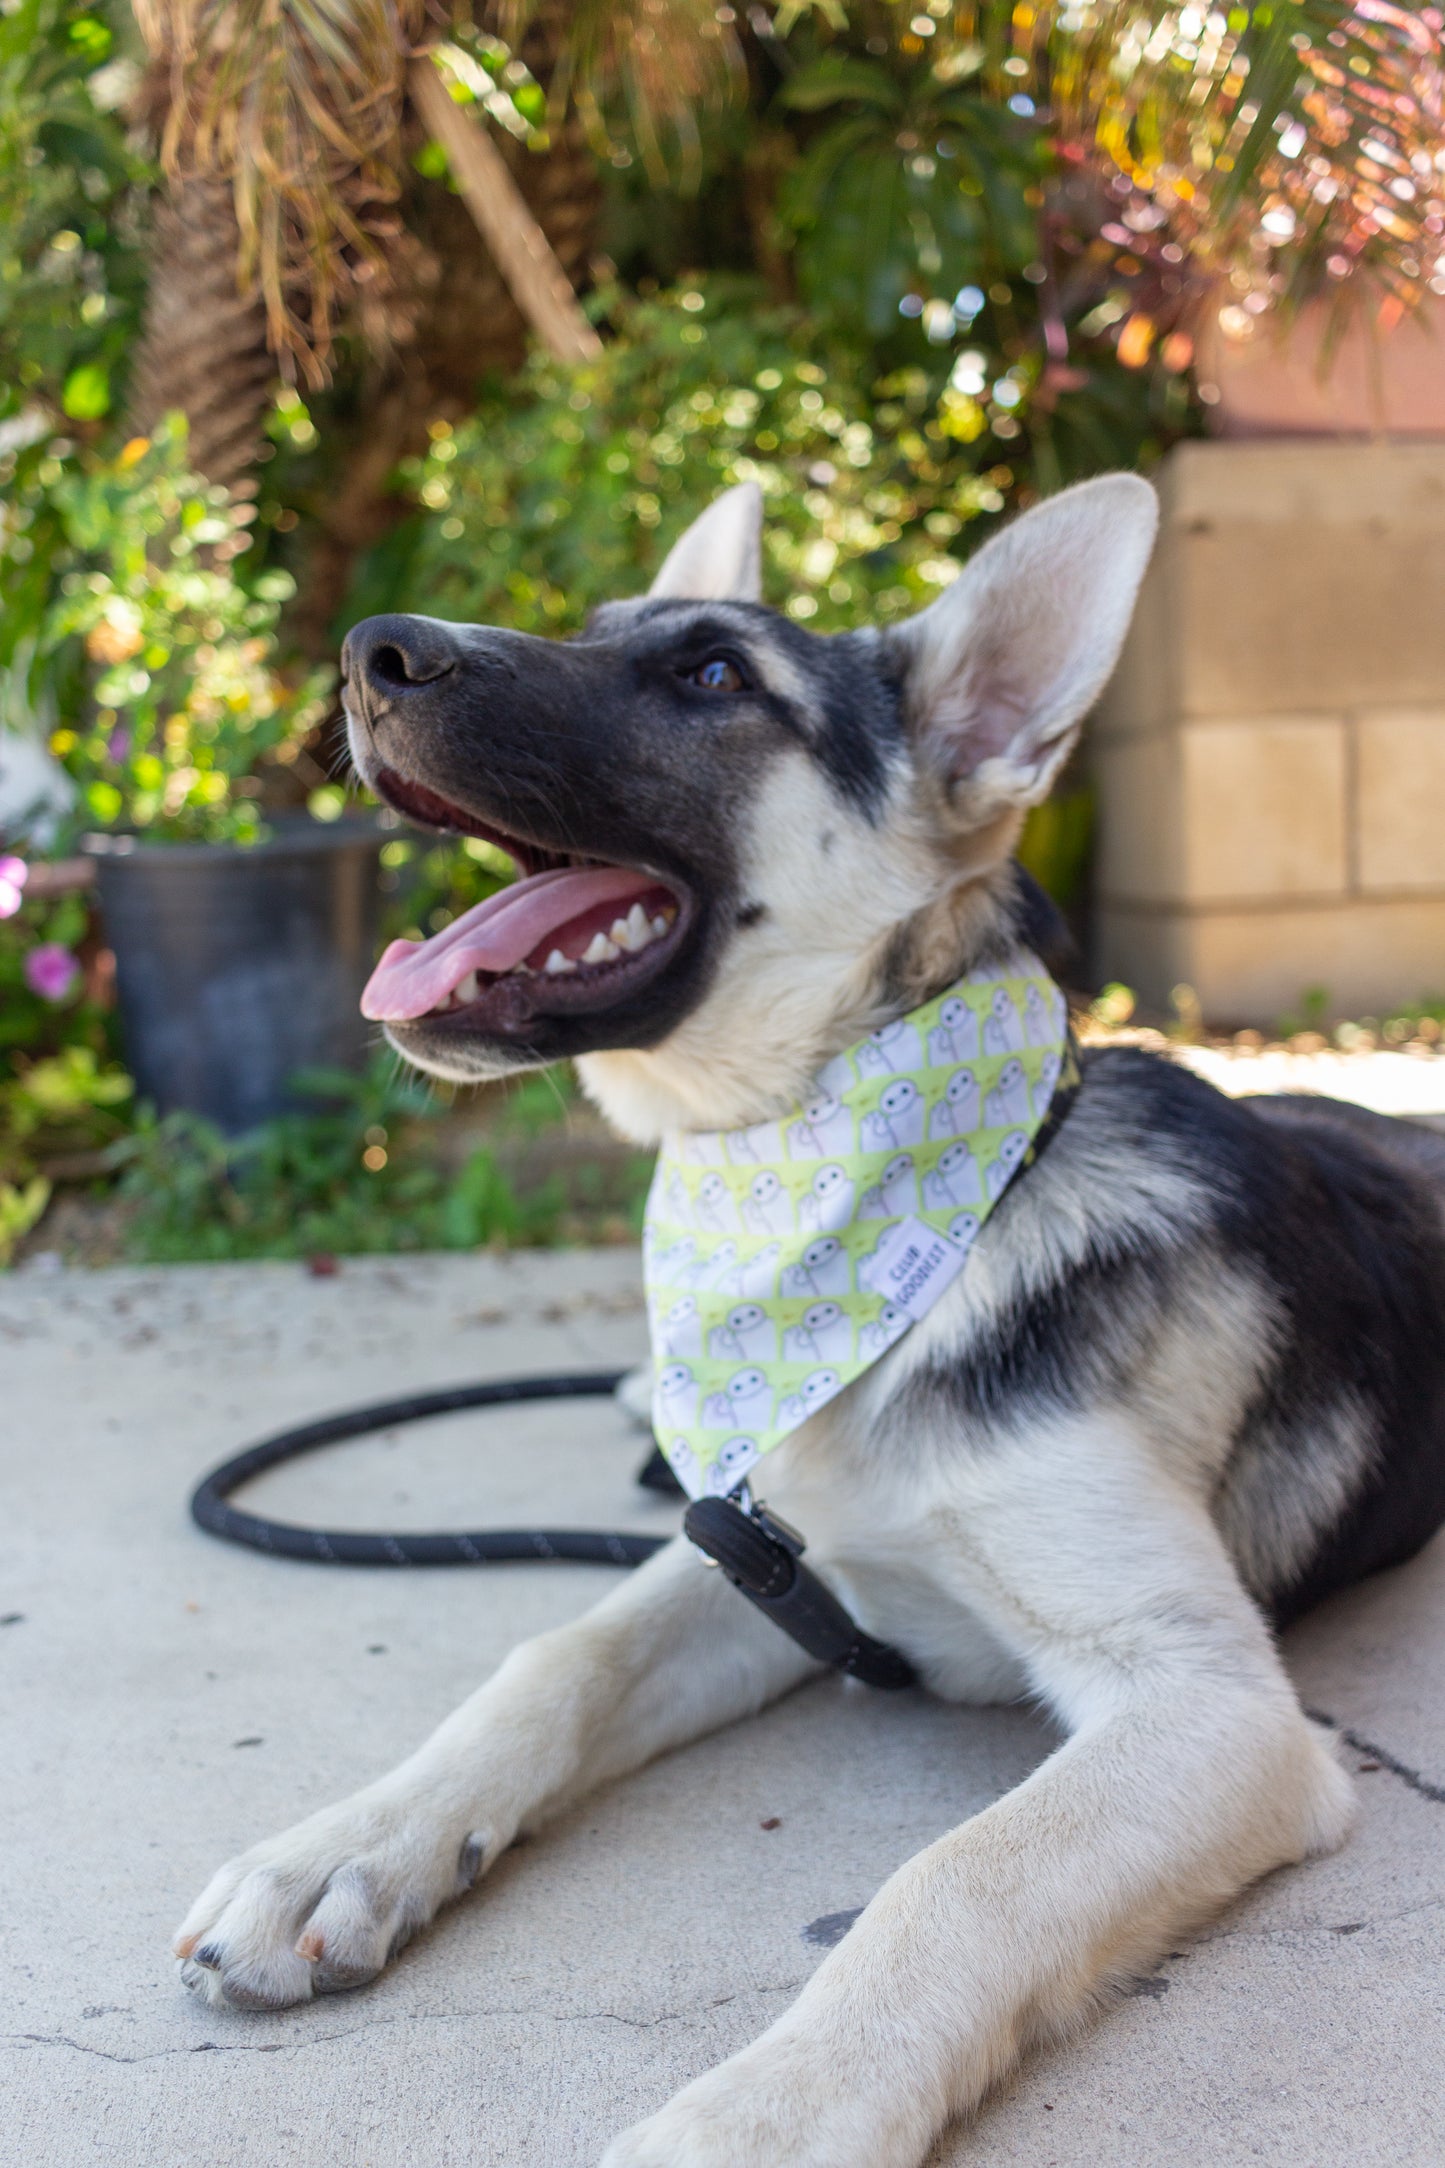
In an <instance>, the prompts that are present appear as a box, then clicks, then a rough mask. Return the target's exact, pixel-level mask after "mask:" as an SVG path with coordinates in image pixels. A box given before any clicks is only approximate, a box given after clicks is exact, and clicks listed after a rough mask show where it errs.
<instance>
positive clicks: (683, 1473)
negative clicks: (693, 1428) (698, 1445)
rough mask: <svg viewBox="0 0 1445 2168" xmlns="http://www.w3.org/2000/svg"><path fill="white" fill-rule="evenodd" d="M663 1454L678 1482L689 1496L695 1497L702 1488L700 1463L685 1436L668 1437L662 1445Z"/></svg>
mask: <svg viewBox="0 0 1445 2168" xmlns="http://www.w3.org/2000/svg"><path fill="white" fill-rule="evenodd" d="M662 1450H663V1456H664V1458H665V1459H666V1461H667V1465H668V1467H669V1468H671V1470H672V1472H673V1474H674V1475H675V1476H676V1477H677V1480H678V1482H679V1483H680V1484H681V1485H682V1487H683V1489H684V1490H685V1491H686V1492H687V1495H688V1497H689V1498H696V1497H697V1495H698V1493H699V1492H700V1491H701V1489H702V1482H703V1475H702V1464H701V1463H700V1461H699V1460H698V1457H697V1455H696V1453H694V1451H693V1449H692V1447H691V1445H690V1444H689V1443H688V1440H687V1439H686V1438H669V1439H668V1441H667V1443H666V1445H665V1446H664V1447H663V1449H662Z"/></svg>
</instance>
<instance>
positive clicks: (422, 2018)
mask: <svg viewBox="0 0 1445 2168" xmlns="http://www.w3.org/2000/svg"><path fill="white" fill-rule="evenodd" d="M804 1984H805V1983H804V1981H803V1980H786V1981H772V1982H767V1983H764V1984H762V1985H760V1986H757V1987H753V1988H745V1989H742V1990H741V1991H740V1992H741V1993H742V1994H751V1995H796V1994H797V1993H798V1992H799V1990H800V1989H801V1988H802V1987H803V1985H804ZM737 2000H738V1995H736V1994H733V1995H713V1996H710V1997H709V1998H708V1999H707V2001H705V2002H698V2003H693V2004H690V2005H689V2006H688V2007H687V2008H686V2009H682V2010H664V2011H662V2012H661V2013H660V2014H659V2015H658V2016H657V2017H628V2016H626V2015H625V2013H624V2012H622V2011H621V2010H541V2009H538V2008H537V2007H536V2005H535V2004H532V2005H528V2004H523V2005H520V2006H519V2007H517V2008H500V2009H488V2010H404V2011H398V2012H397V2014H396V2015H395V2016H394V2017H378V2018H370V2019H368V2020H367V2022H366V2023H365V2024H364V2025H348V2026H347V2027H346V2028H345V2030H344V2031H341V2032H329V2033H315V2034H313V2035H312V2036H311V2038H310V2039H298V2040H257V2041H247V2040H235V2041H226V2042H222V2041H220V2040H192V2041H189V2042H187V2043H186V2045H185V2046H183V2047H169V2048H152V2049H150V2050H149V2051H148V2052H146V2053H145V2054H141V2055H122V2054H120V2053H118V2052H117V2051H116V2050H115V2049H113V2048H102V2047H96V2046H94V2045H93V2044H92V2043H91V2042H90V2041H88V2040H76V2039H74V2038H73V2037H72V2036H71V2035H70V2034H69V2033H33V2032H16V2033H5V2034H3V2035H0V2038H3V2039H4V2040H6V2041H7V2042H9V2043H11V2044H12V2045H28V2046H32V2047H42V2048H71V2049H73V2050H74V2051H75V2053H76V2054H77V2055H93V2056H95V2057H97V2058H98V2060H100V2061H101V2062H106V2063H128V2064H140V2063H158V2062H164V2061H166V2060H168V2059H169V2058H170V2057H172V2056H176V2055H207V2054H210V2055H287V2056H290V2055H299V2054H303V2053H305V2052H307V2051H308V2050H310V2049H312V2048H322V2047H330V2046H331V2044H332V2043H333V2041H337V2040H352V2039H354V2038H355V2037H356V2036H357V2034H359V2033H369V2032H387V2031H390V2030H391V2028H392V2027H394V2026H397V2025H427V2024H433V2025H476V2024H486V2023H487V2022H488V2021H489V2020H493V2019H497V2018H533V2019H541V2020H543V2021H545V2022H548V2023H550V2024H553V2025H596V2024H611V2025H625V2026H627V2027H628V2028H629V2030H631V2031H634V2032H652V2031H654V2030H655V2029H656V2028H657V2027H658V2026H659V2025H680V2024H686V2023H687V2022H688V2021H689V2020H690V2019H693V2018H696V2017H700V2016H702V2015H703V2014H704V2013H705V2012H707V2011H709V2010H717V2009H720V2008H722V2007H723V2006H724V2005H726V2004H727V2003H730V2002H735V2001H737Z"/></svg>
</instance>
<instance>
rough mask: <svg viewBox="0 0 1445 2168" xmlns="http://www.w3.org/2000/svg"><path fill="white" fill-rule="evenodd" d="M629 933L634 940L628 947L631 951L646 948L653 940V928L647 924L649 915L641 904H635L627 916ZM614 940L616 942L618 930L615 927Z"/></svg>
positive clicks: (613, 930) (613, 931)
mask: <svg viewBox="0 0 1445 2168" xmlns="http://www.w3.org/2000/svg"><path fill="white" fill-rule="evenodd" d="M627 931H628V932H629V934H631V936H632V938H631V940H630V941H629V942H628V943H627V944H626V946H627V947H628V948H631V949H643V948H646V946H647V944H648V942H649V941H650V940H651V939H652V928H651V927H650V926H649V925H648V923H647V913H646V912H645V911H644V910H643V908H642V905H641V904H640V903H634V905H633V906H632V909H631V910H630V911H629V912H628V914H627ZM612 938H613V940H614V941H615V940H616V938H617V928H616V927H615V926H614V927H613V929H612Z"/></svg>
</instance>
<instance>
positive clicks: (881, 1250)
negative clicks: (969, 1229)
mask: <svg viewBox="0 0 1445 2168" xmlns="http://www.w3.org/2000/svg"><path fill="white" fill-rule="evenodd" d="M967 1262H968V1251H967V1249H966V1248H965V1247H964V1245H963V1244H962V1243H961V1242H955V1241H954V1240H953V1239H952V1237H951V1236H949V1235H945V1234H941V1233H940V1232H939V1231H938V1229H937V1228H934V1227H929V1226H926V1225H925V1223H924V1222H923V1221H922V1220H921V1219H915V1218H913V1217H912V1216H911V1215H910V1216H909V1217H908V1218H907V1219H901V1220H899V1222H898V1224H897V1226H896V1227H892V1228H890V1229H889V1231H888V1233H887V1234H886V1235H885V1236H884V1238H883V1240H882V1241H881V1242H880V1243H879V1245H878V1248H877V1250H876V1251H875V1252H874V1255H873V1256H872V1258H870V1260H869V1265H868V1284H869V1285H870V1287H873V1288H875V1289H876V1290H877V1292H878V1293H879V1294H880V1295H886V1296H887V1298H888V1300H889V1301H890V1302H892V1303H896V1305H897V1306H898V1308H899V1309H900V1310H902V1311H904V1312H905V1313H906V1315H907V1316H909V1317H911V1318H912V1319H913V1320H914V1321H915V1323H916V1322H917V1320H918V1319H919V1318H920V1317H923V1316H924V1315H925V1314H926V1313H927V1312H928V1311H929V1310H931V1309H932V1308H933V1305H934V1304H935V1302H937V1300H938V1298H939V1296H940V1295H941V1294H942V1293H943V1290H944V1289H945V1287H947V1285H948V1283H949V1281H950V1280H953V1279H956V1278H957V1277H958V1275H959V1273H960V1272H962V1270H963V1268H964V1266H965V1264H967Z"/></svg>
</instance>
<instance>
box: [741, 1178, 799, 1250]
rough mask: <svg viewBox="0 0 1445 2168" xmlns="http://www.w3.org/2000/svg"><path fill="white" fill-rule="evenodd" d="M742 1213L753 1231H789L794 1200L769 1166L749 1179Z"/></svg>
mask: <svg viewBox="0 0 1445 2168" xmlns="http://www.w3.org/2000/svg"><path fill="white" fill-rule="evenodd" d="M743 1215H744V1217H745V1218H746V1220H747V1223H748V1226H749V1227H750V1228H751V1229H752V1232H753V1233H754V1234H755V1235H787V1234H791V1233H792V1231H793V1200H792V1198H791V1197H790V1196H789V1195H788V1193H787V1191H786V1190H785V1189H784V1187H783V1185H782V1183H781V1182H780V1181H779V1179H778V1177H777V1175H776V1174H775V1173H774V1172H773V1170H772V1168H771V1167H764V1168H762V1169H761V1170H760V1171H759V1172H758V1173H757V1174H755V1175H754V1176H753V1178H752V1180H751V1182H749V1184H748V1193H747V1195H746V1197H745V1198H744V1199H743Z"/></svg>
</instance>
